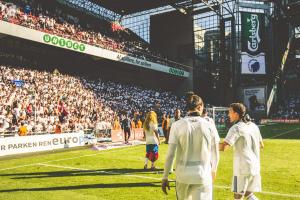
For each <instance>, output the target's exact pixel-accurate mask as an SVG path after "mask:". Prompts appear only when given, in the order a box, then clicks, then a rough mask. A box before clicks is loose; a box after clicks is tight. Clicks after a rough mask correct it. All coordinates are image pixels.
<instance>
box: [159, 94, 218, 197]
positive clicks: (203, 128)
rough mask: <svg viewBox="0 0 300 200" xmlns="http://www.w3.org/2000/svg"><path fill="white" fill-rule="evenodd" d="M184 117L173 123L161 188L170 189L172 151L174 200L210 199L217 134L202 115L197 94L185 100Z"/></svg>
mask: <svg viewBox="0 0 300 200" xmlns="http://www.w3.org/2000/svg"><path fill="white" fill-rule="evenodd" d="M187 109H188V116H187V117H185V118H182V119H180V120H178V121H176V122H174V123H173V125H172V127H171V134H170V139H169V147H168V153H167V157H166V162H165V168H164V175H163V179H162V190H163V192H164V193H165V194H167V188H168V189H169V190H170V187H169V181H168V175H169V171H170V168H171V165H172V161H173V159H174V155H175V151H176V155H177V156H176V196H177V199H178V200H212V182H213V179H214V178H215V176H216V172H217V166H218V162H219V153H218V146H219V144H218V143H219V141H220V138H219V135H218V132H217V130H216V128H215V126H214V125H213V124H212V123H210V122H209V121H207V120H206V119H204V118H203V117H202V116H201V115H202V111H203V102H202V99H201V98H200V97H199V96H197V95H191V96H190V97H189V98H188V99H187Z"/></svg>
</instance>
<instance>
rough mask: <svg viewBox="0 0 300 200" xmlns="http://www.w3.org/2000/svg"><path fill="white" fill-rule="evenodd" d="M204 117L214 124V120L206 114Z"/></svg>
mask: <svg viewBox="0 0 300 200" xmlns="http://www.w3.org/2000/svg"><path fill="white" fill-rule="evenodd" d="M203 118H204V119H206V120H207V121H209V122H210V123H212V124H215V122H214V120H213V119H212V118H210V117H208V116H205V117H203Z"/></svg>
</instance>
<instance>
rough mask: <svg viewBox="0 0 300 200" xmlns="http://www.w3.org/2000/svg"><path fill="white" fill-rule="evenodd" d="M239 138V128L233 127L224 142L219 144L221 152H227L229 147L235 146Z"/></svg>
mask: <svg viewBox="0 0 300 200" xmlns="http://www.w3.org/2000/svg"><path fill="white" fill-rule="evenodd" d="M239 137H240V134H239V128H238V126H235V125H234V126H232V127H231V128H230V129H229V131H228V133H227V135H226V137H225V139H224V141H223V142H222V143H220V144H219V150H220V151H225V150H226V149H227V147H229V146H233V145H234V143H235V142H236V141H237V140H238V139H239Z"/></svg>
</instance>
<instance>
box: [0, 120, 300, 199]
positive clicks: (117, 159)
mask: <svg viewBox="0 0 300 200" xmlns="http://www.w3.org/2000/svg"><path fill="white" fill-rule="evenodd" d="M261 132H262V135H263V137H264V138H265V149H264V150H263V151H262V156H261V161H262V178H263V192H262V193H260V194H258V195H257V196H258V197H260V199H261V200H269V199H270V200H271V199H274V200H292V199H299V200H300V140H299V139H300V125H281V124H274V125H267V126H263V127H261ZM222 135H224V133H223V132H222V134H221V136H222ZM166 151H167V145H165V144H162V145H161V146H160V158H159V160H158V162H157V166H158V167H159V168H160V169H162V168H163V163H164V157H165V154H166ZM144 152H145V146H143V145H142V146H134V147H128V148H120V149H112V150H107V151H94V150H90V149H87V148H83V149H76V150H71V151H60V152H50V153H42V154H34V155H26V156H21V157H20V156H19V157H10V158H2V159H0V200H15V199H18V200H23V199H28V200H29V199H30V200H44V199H45V200H48V199H53V200H54V199H55V200H66V199H70V200H73V199H74V200H77V199H84V200H96V199H99V200H118V199H128V200H152V199H158V200H164V199H170V200H171V199H176V198H175V184H174V182H172V183H171V191H170V193H169V195H168V196H165V195H163V193H162V192H161V188H160V182H161V176H162V174H161V173H162V170H158V171H157V172H152V171H144V170H142V167H143V162H144ZM231 176H232V151H231V150H229V151H228V152H225V153H221V161H220V165H219V171H218V177H217V181H216V183H215V188H214V199H216V200H227V199H228V200H231V199H233V198H232V194H231V192H230V189H229V186H230V182H231ZM170 178H171V179H174V178H175V176H174V175H171V176H170Z"/></svg>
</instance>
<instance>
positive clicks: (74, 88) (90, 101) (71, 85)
mask: <svg viewBox="0 0 300 200" xmlns="http://www.w3.org/2000/svg"><path fill="white" fill-rule="evenodd" d="M0 70H1V83H0V93H1V99H0V101H1V106H0V132H2V133H4V132H9V133H16V132H17V131H18V129H19V128H20V126H21V123H22V122H24V123H25V124H26V125H27V129H28V132H29V133H34V134H38V133H54V132H57V131H58V132H69V131H80V130H87V129H94V130H95V129H96V130H104V129H111V125H112V124H113V122H114V120H115V119H116V118H117V117H118V116H121V114H124V112H126V113H127V114H130V115H131V117H133V116H135V117H137V116H138V118H141V119H142V118H143V117H144V115H145V112H146V111H148V110H150V109H157V111H158V112H168V113H173V111H174V109H175V108H180V109H183V103H184V101H183V99H180V98H179V97H177V96H175V95H174V94H172V93H171V92H162V91H158V90H153V89H146V88H142V87H138V86H134V85H124V84H120V83H114V82H104V81H101V80H90V79H85V78H84V77H73V76H69V75H62V74H60V73H59V72H58V71H57V70H55V71H54V72H46V71H36V70H32V69H30V68H29V69H28V68H26V69H24V68H16V67H13V66H0ZM57 129H58V130H57Z"/></svg>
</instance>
